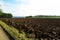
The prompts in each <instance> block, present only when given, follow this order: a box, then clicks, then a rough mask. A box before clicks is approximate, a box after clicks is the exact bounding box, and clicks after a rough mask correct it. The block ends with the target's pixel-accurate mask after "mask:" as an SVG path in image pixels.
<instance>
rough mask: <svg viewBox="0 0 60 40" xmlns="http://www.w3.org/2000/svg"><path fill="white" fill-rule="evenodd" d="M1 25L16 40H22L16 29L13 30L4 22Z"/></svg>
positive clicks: (0, 22)
mask: <svg viewBox="0 0 60 40" xmlns="http://www.w3.org/2000/svg"><path fill="white" fill-rule="evenodd" d="M0 25H1V26H2V27H3V28H4V29H5V30H6V31H7V32H8V33H9V34H10V35H11V36H12V37H13V38H14V39H15V40H20V34H19V33H18V31H17V30H16V29H13V28H12V27H10V26H8V25H7V24H5V23H4V22H3V21H0Z"/></svg>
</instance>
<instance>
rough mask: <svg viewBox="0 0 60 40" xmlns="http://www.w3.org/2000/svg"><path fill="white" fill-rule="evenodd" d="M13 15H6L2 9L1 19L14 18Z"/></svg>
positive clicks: (0, 11)
mask: <svg viewBox="0 0 60 40" xmlns="http://www.w3.org/2000/svg"><path fill="white" fill-rule="evenodd" d="M12 17H13V16H12V14H11V13H4V12H3V11H2V10H1V9H0V18H12Z"/></svg>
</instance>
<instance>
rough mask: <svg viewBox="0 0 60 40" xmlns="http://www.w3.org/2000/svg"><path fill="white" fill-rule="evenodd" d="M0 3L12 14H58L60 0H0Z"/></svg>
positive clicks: (5, 10)
mask: <svg viewBox="0 0 60 40" xmlns="http://www.w3.org/2000/svg"><path fill="white" fill-rule="evenodd" d="M0 4H1V5H2V6H1V8H2V9H3V11H4V12H7V13H12V14H13V16H29V15H33V16H34V15H60V0H0Z"/></svg>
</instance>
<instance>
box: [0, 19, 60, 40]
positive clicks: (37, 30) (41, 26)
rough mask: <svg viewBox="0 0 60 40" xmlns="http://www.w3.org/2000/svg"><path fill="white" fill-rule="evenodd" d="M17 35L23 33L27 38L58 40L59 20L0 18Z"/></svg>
mask: <svg viewBox="0 0 60 40" xmlns="http://www.w3.org/2000/svg"><path fill="white" fill-rule="evenodd" d="M0 20H2V21H3V22H5V23H6V24H7V25H9V26H11V27H12V26H13V27H14V28H16V29H17V30H18V31H19V33H21V32H22V31H23V32H25V34H26V37H27V38H36V39H41V38H43V39H46V38H47V39H49V40H52V39H60V19H59V18H0Z"/></svg>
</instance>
